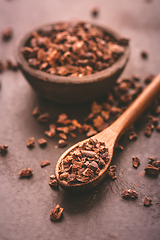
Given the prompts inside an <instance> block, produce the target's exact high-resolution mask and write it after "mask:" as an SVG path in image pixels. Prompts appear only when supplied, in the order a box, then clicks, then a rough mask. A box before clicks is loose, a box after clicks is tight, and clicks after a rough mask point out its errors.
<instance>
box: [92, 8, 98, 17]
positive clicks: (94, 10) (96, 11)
mask: <svg viewBox="0 0 160 240" xmlns="http://www.w3.org/2000/svg"><path fill="white" fill-rule="evenodd" d="M91 14H92V16H93V17H97V16H98V14H99V7H98V6H93V7H92V8H91Z"/></svg>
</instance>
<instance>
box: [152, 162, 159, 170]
mask: <svg viewBox="0 0 160 240" xmlns="http://www.w3.org/2000/svg"><path fill="white" fill-rule="evenodd" d="M152 165H153V166H154V167H156V168H159V170H160V161H153V162H152Z"/></svg>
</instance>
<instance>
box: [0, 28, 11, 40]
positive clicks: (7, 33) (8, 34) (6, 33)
mask: <svg viewBox="0 0 160 240" xmlns="http://www.w3.org/2000/svg"><path fill="white" fill-rule="evenodd" d="M12 34H13V30H12V28H11V27H5V28H4V29H3V30H2V39H3V40H4V41H8V40H10V39H11V37H12Z"/></svg>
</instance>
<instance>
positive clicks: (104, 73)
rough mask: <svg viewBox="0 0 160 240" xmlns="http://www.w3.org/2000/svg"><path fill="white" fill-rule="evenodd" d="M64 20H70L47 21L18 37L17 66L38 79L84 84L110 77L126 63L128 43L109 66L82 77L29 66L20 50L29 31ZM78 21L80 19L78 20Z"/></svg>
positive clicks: (120, 36)
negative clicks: (51, 72) (121, 53)
mask: <svg viewBox="0 0 160 240" xmlns="http://www.w3.org/2000/svg"><path fill="white" fill-rule="evenodd" d="M65 22H71V21H58V22H55V23H47V24H42V25H40V26H38V27H36V28H34V29H33V30H30V31H29V32H27V33H25V34H24V35H23V36H22V37H20V39H19V41H17V44H16V51H15V57H16V60H17V62H18V64H19V66H20V67H21V69H22V70H24V71H25V72H27V73H29V74H30V75H32V76H33V77H36V78H38V79H39V80H42V81H44V80H45V81H47V82H54V83H60V84H82V83H83V84H84V83H86V84H87V83H91V82H98V81H100V80H104V78H105V79H106V78H109V77H111V76H112V75H113V74H114V73H115V72H116V71H117V70H119V69H121V68H123V66H124V65H125V64H126V62H127V61H128V59H129V54H130V46H129V44H128V45H126V46H123V47H124V49H125V50H124V54H123V55H121V56H120V57H119V59H118V60H116V62H114V63H113V64H112V65H111V66H110V67H108V68H106V69H104V70H101V71H99V72H97V73H92V74H89V75H85V76H82V77H78V76H77V77H76V76H74V77H69V76H59V75H56V74H50V73H46V72H44V71H42V70H39V69H34V68H32V67H30V66H29V64H28V62H27V61H26V59H25V57H24V55H23V54H22V52H21V49H22V47H24V45H25V43H26V42H27V40H28V39H29V38H30V37H31V33H32V32H34V31H38V30H40V29H42V28H45V27H47V26H51V25H55V24H61V23H65ZM79 22H80V21H79ZM84 22H85V23H87V24H91V25H93V26H96V27H98V28H100V29H102V30H104V31H105V32H107V33H109V34H110V35H111V36H113V37H114V38H115V39H116V40H119V39H121V38H124V37H122V35H120V34H119V33H118V32H117V31H115V30H113V29H111V28H109V27H108V26H104V25H101V24H97V23H91V22H88V21H84Z"/></svg>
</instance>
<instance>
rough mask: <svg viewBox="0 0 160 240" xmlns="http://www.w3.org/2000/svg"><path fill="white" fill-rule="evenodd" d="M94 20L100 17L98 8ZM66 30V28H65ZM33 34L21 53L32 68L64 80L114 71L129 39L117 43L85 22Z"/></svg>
mask: <svg viewBox="0 0 160 240" xmlns="http://www.w3.org/2000/svg"><path fill="white" fill-rule="evenodd" d="M91 13H92V16H94V17H96V16H98V13H99V8H98V7H97V6H95V7H93V8H92V10H91ZM61 26H63V27H61ZM47 28H48V29H49V30H48V29H47V30H44V29H40V30H39V31H37V32H33V33H32V35H31V38H30V39H29V40H28V42H27V43H26V45H25V46H23V47H22V49H21V52H22V54H23V55H24V57H25V59H26V60H27V61H28V64H29V66H30V67H32V68H36V69H39V70H41V71H45V72H47V73H50V74H56V75H61V76H71V77H73V76H78V77H83V76H84V75H89V74H92V73H96V72H97V71H101V70H103V69H106V68H108V67H110V66H111V65H112V64H113V63H114V62H116V61H117V60H118V59H119V58H120V56H121V55H122V54H124V48H125V46H127V45H128V42H129V39H125V38H121V39H119V40H116V39H115V38H113V37H112V36H110V35H109V34H108V33H107V32H105V31H104V30H102V29H101V28H98V27H96V26H94V25H92V24H89V23H85V22H83V23H82V22H66V23H58V24H55V25H52V26H48V27H47Z"/></svg>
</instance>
